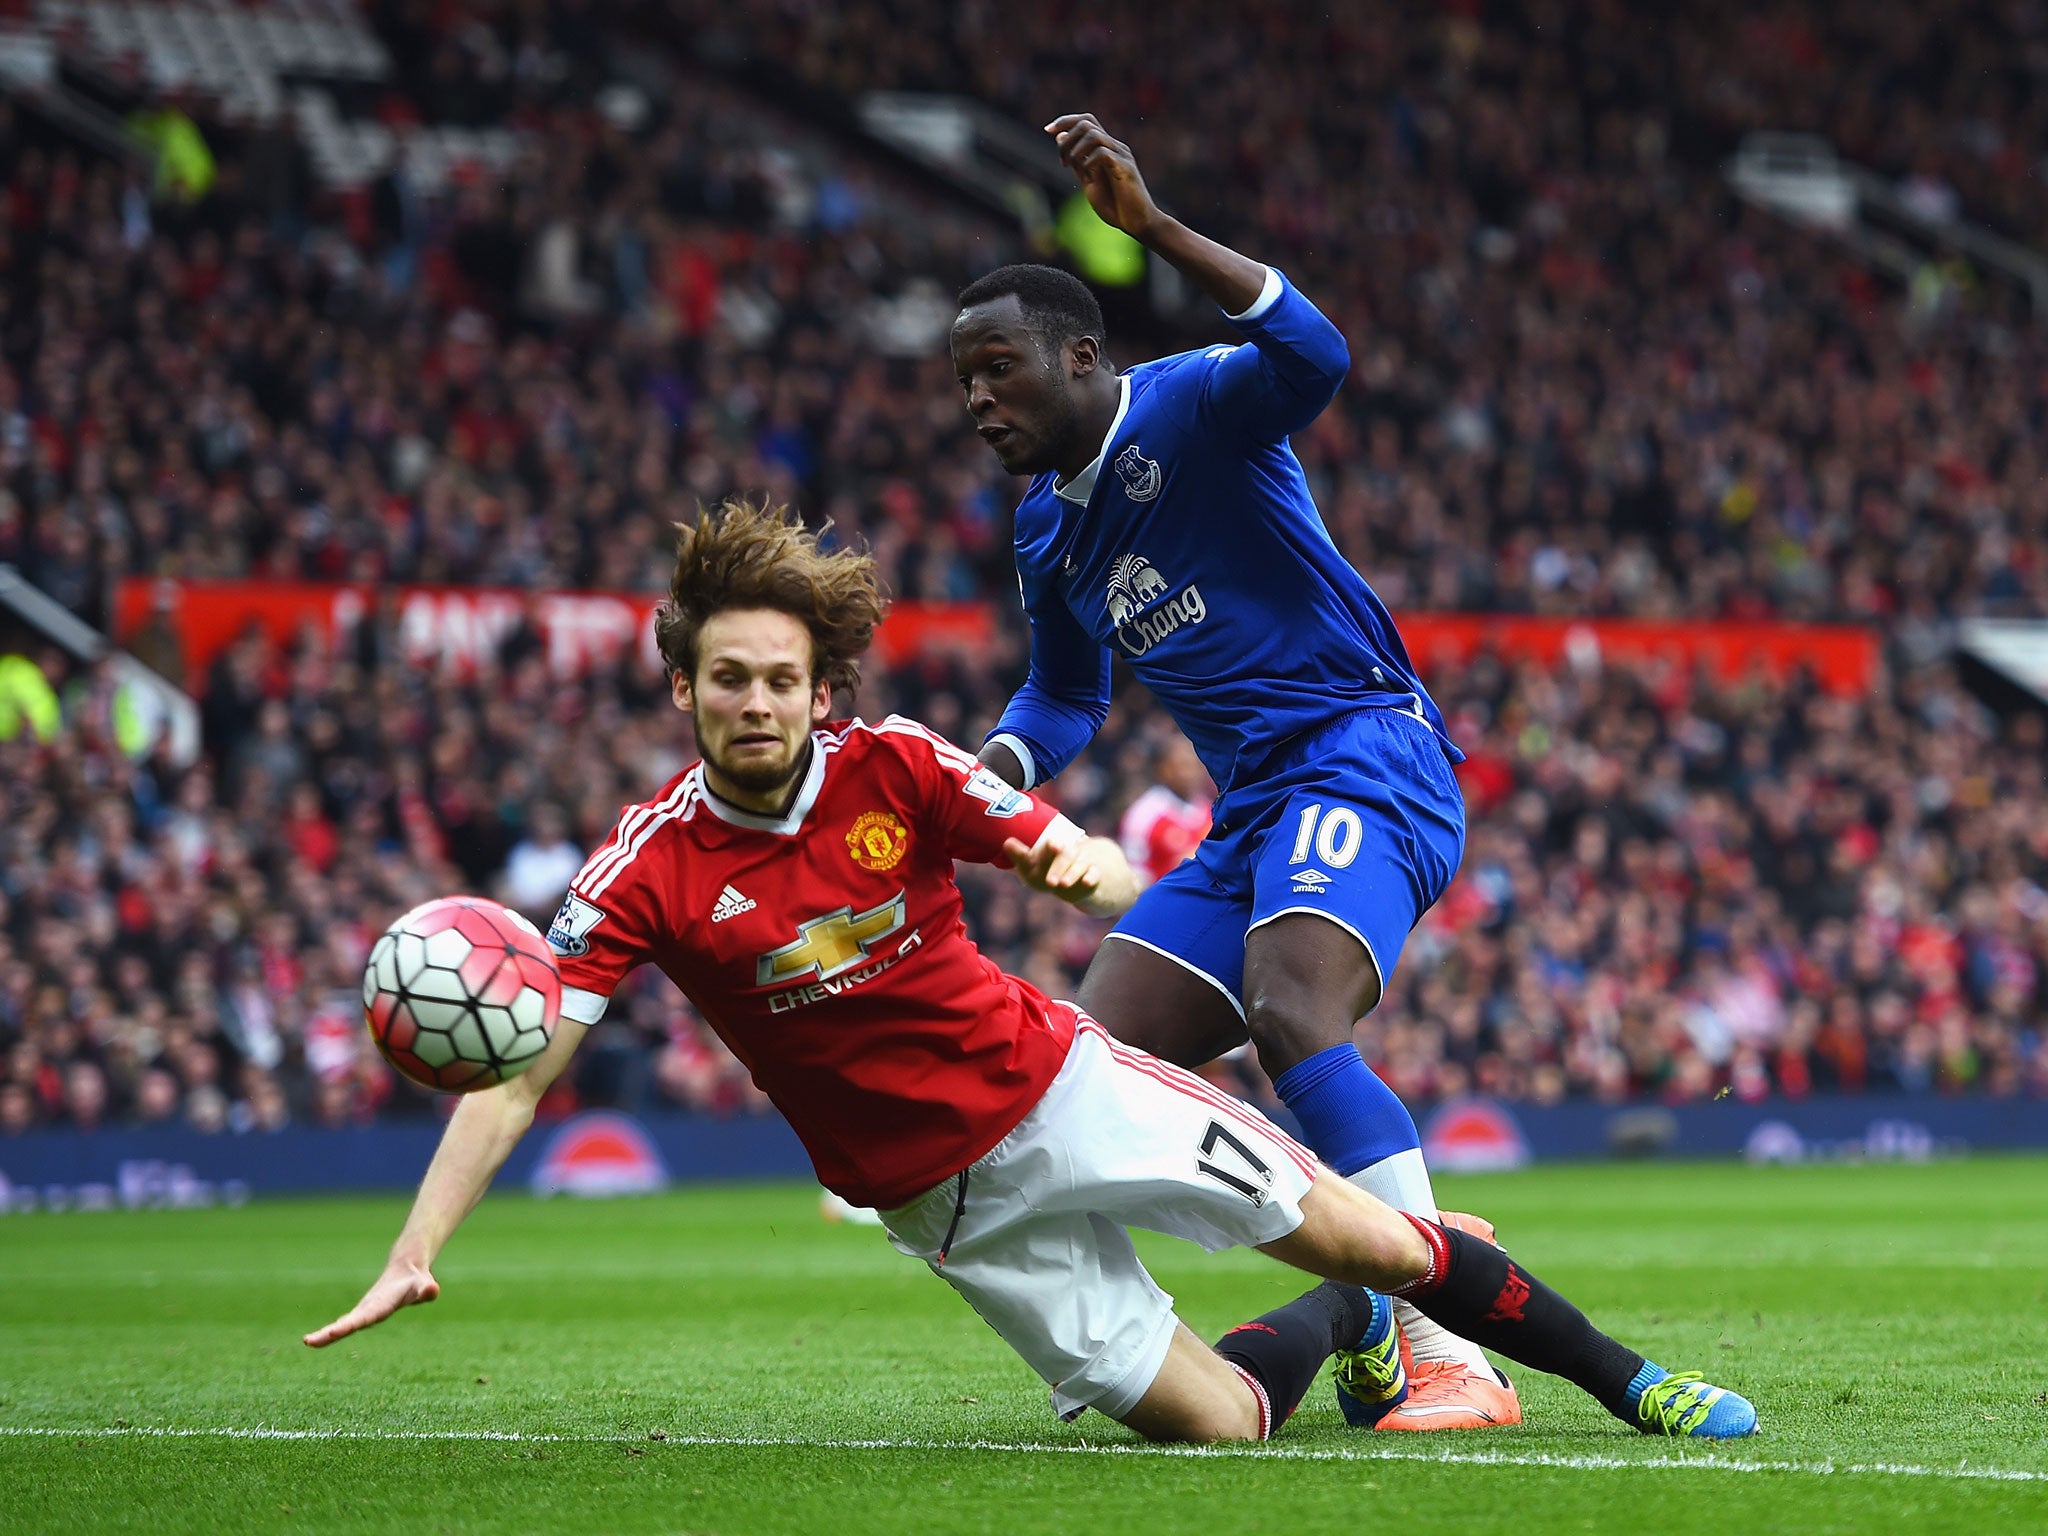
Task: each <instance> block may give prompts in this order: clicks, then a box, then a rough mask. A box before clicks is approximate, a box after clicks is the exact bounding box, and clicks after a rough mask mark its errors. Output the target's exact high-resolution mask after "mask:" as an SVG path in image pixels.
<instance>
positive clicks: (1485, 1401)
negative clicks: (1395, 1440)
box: [1374, 1360, 1522, 1430]
mask: <svg viewBox="0 0 2048 1536" xmlns="http://www.w3.org/2000/svg"><path fill="white" fill-rule="evenodd" d="M1521 1422H1522V1402H1521V1399H1520V1398H1518V1397H1516V1396H1515V1389H1514V1388H1513V1387H1512V1386H1509V1385H1508V1384H1507V1383H1506V1382H1505V1381H1503V1380H1502V1379H1501V1378H1500V1377H1498V1376H1496V1375H1494V1374H1493V1373H1492V1372H1490V1371H1488V1372H1483V1373H1482V1372H1480V1371H1475V1370H1473V1369H1472V1367H1470V1366H1469V1365H1466V1364H1465V1363H1464V1362H1463V1361H1459V1360H1418V1361H1416V1362H1415V1364H1414V1366H1413V1367H1411V1369H1410V1373H1409V1376H1408V1400H1407V1401H1406V1402H1404V1403H1402V1404H1401V1406H1400V1407H1398V1408H1395V1409H1392V1410H1390V1411H1389V1412H1388V1413H1387V1415H1386V1417H1384V1418H1382V1419H1381V1420H1380V1421H1379V1423H1378V1424H1376V1425H1375V1426H1374V1428H1376V1429H1407V1430H1436V1429H1497V1428H1499V1427H1501V1426H1503V1425H1507V1424H1519V1423H1521Z"/></svg>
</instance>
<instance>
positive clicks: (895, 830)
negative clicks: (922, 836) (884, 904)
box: [846, 811, 910, 873]
mask: <svg viewBox="0 0 2048 1536" xmlns="http://www.w3.org/2000/svg"><path fill="white" fill-rule="evenodd" d="M909 849H910V829H909V828H908V827H906V826H904V825H903V823H902V822H900V821H898V820H897V819H896V818H895V817H894V816H892V815H891V814H890V813H889V812H887V811H862V812H861V813H860V814H859V815H858V816H856V817H854V818H853V825H852V826H851V827H848V828H847V829H846V851H847V852H848V853H850V854H852V855H853V862H854V863H856V864H858V865H859V866H860V867H861V868H862V869H872V870H874V871H876V872H877V873H880V872H881V871H883V870H889V869H894V868H895V867H896V866H897V865H898V864H901V863H902V862H903V855H904V854H905V853H907V852H908V851H909Z"/></svg>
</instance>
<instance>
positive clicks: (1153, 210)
mask: <svg viewBox="0 0 2048 1536" xmlns="http://www.w3.org/2000/svg"><path fill="white" fill-rule="evenodd" d="M1045 131H1046V132H1047V133H1049V134H1051V135H1052V141H1053V143H1054V144H1056V145H1058V146H1059V151H1060V163H1061V164H1062V165H1065V166H1067V167H1068V168H1069V169H1071V170H1072V171H1073V173H1074V175H1075V177H1076V178H1077V179H1078V180H1079V181H1080V183H1081V190H1082V191H1083V192H1084V193H1086V194H1087V197H1088V205H1089V206H1090V207H1091V208H1093V209H1094V210H1095V211H1096V213H1097V214H1099V215H1100V216H1101V218H1102V222H1103V223H1105V224H1110V225H1114V226H1115V227H1116V228H1118V229H1120V230H1122V231H1123V232H1124V233H1125V234H1127V235H1129V236H1131V237H1132V238H1133V239H1137V240H1142V239H1144V238H1145V232H1146V231H1147V230H1148V229H1150V228H1151V227H1152V225H1153V224H1154V223H1155V222H1156V221H1157V220H1158V219H1159V217H1160V213H1159V205H1158V204H1157V203H1155V202H1153V201H1152V194H1151V193H1150V192H1149V191H1147V190H1146V188H1145V178H1144V177H1142V176H1140V175H1139V174H1138V160H1137V157H1136V156H1135V155H1133V154H1132V153H1131V149H1130V146H1129V145H1128V144H1124V143H1121V142H1120V141H1118V140H1116V139H1113V138H1111V137H1110V136H1109V134H1108V132H1107V131H1106V130H1105V129H1104V128H1103V126H1102V124H1100V123H1098V122H1097V121H1096V120H1095V114H1094V113H1093V112H1069V113H1068V114H1067V115H1066V116H1064V117H1056V118H1054V119H1053V120H1052V121H1051V122H1049V123H1047V124H1046V125H1045Z"/></svg>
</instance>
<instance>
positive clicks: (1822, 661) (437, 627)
mask: <svg viewBox="0 0 2048 1536" xmlns="http://www.w3.org/2000/svg"><path fill="white" fill-rule="evenodd" d="M389 600H390V601H391V602H393V603H394V604H395V614H396V619H397V625H398V633H399V636H400V643H401V646H402V647H403V649H404V652H405V654H406V655H407V656H408V657H409V658H411V659H412V660H414V661H417V662H420V663H422V664H433V665H442V666H454V667H456V668H458V669H461V668H466V667H468V666H471V665H474V663H475V662H476V660H477V658H478V657H480V656H482V655H484V654H486V653H487V652H490V651H492V650H494V649H495V648H496V647H497V645H498V644H499V643H500V642H501V641H502V640H503V639H504V637H505V635H506V634H507V633H508V632H509V631H510V630H511V628H512V627H513V626H514V625H515V624H516V623H518V621H519V618H520V615H521V614H522V613H530V614H531V615H532V618H533V621H534V626H535V628H536V629H537V630H538V631H539V632H540V635H541V638H542V641H543V643H544V645H545V647H546V654H547V657H548V663H549V665H550V667H551V668H552V669H553V670H554V671H555V673H556V674H557V675H558V676H562V677H576V676H580V675H582V673H583V672H584V671H586V670H587V669H588V668H590V667H591V666H593V665H598V664H602V663H607V662H610V661H613V660H616V659H617V657H618V656H619V654H620V653H621V652H622V651H624V650H626V649H627V648H629V647H632V648H636V649H637V650H638V651H639V653H640V654H641V655H642V656H643V657H644V658H645V659H646V660H647V663H648V665H649V666H650V667H658V666H659V661H658V659H657V657H656V655H655V650H654V608H655V604H656V602H657V601H658V599H657V598H655V597H653V596H649V595H645V594H640V593H622V592H523V591H517V590H506V589H499V588H484V587H398V588H395V589H392V590H391V593H390V599H389ZM375 601H377V594H376V592H375V590H374V589H372V588H369V587H364V586H347V585H330V584H324V583H315V582H254V581H250V582H238V581H158V580H150V579H146V578H131V579H129V580H127V581H124V582H122V583H121V586H120V590H119V592H118V594H117V596H116V600H115V610H114V637H115V639H116V640H118V641H119V642H121V643H122V644H124V645H125V644H127V643H128V642H129V641H130V640H132V639H133V638H134V637H135V636H136V635H137V633H138V632H139V631H140V630H141V629H142V628H143V627H144V626H145V625H146V624H148V623H150V621H151V620H152V618H153V617H154V616H155V615H156V614H157V613H159V612H161V614H162V616H163V620H164V621H165V622H166V623H167V624H168V625H169V627H170V630H171V632H172V633H173V634H174V635H175V636H176V637H177V640H178V642H179V644H180V646H181V647H182V650H183V656H184V662H185V674H186V686H187V687H191V688H197V687H199V686H202V685H203V683H204V680H205V675H206V669H207V667H208V666H209V665H211V664H212V662H213V659H214V657H216V656H217V655H219V654H220V652H221V651H222V650H223V649H224V648H225V647H226V646H227V645H228V643H229V642H230V641H232V640H233V639H234V638H235V637H236V636H237V635H239V634H240V633H242V632H243V631H244V630H245V629H247V628H248V627H249V625H251V624H258V625H261V626H262V627H263V628H264V629H266V630H267V631H269V632H270V634H271V635H272V636H273V637H275V638H276V639H277V640H279V641H280V642H286V641H289V640H290V639H291V638H292V637H293V636H295V635H297V634H299V633H300V632H301V631H303V630H304V629H305V628H306V627H307V626H309V625H310V626H311V627H312V628H313V630H314V632H315V633H317V634H318V635H320V636H321V637H322V638H323V639H326V640H329V641H332V640H334V639H335V638H336V637H338V636H342V635H345V634H346V633H348V632H349V631H350V630H352V629H353V628H354V626H355V625H357V624H359V623H361V622H363V621H364V619H365V618H367V617H369V616H370V615H371V605H372V604H373V603H374V602H375ZM379 621H380V622H381V619H380V620H379ZM1400 622H1401V633H1402V635H1403V636H1404V637H1405V638H1406V640H1407V642H1408V650H1409V652H1410V654H1411V655H1413V657H1414V658H1415V663H1416V665H1417V667H1418V668H1420V669H1421V672H1422V675H1423V678H1424V679H1425V681H1426V680H1427V679H1428V678H1429V677H1430V675H1431V673H1432V671H1433V670H1434V664H1438V663H1441V662H1443V661H1446V660H1458V661H1463V660H1465V659H1467V658H1469V657H1470V656H1472V655H1473V654H1474V653H1475V652H1478V651H1482V650H1493V651H1495V652H1497V653H1499V654H1500V655H1502V656H1506V657H1510V658H1515V657H1529V658H1532V659H1534V660H1537V661H1541V662H1544V663H1546V664H1549V665H1555V664H1557V663H1559V662H1571V663H1574V664H1586V663H1589V662H1597V661H1603V660H1604V661H1642V660H1647V659H1657V658H1664V659H1668V660H1669V661H1671V662H1672V663H1673V664H1674V665H1677V666H1680V667H1682V668H1684V669H1686V670H1687V671H1691V670H1693V669H1695V668H1697V667H1698V666H1700V665H1701V664H1705V665H1706V666H1707V667H1708V668H1710V669H1711V670H1712V671H1713V673H1714V674H1715V675H1716V676H1718V677H1721V678H1724V679H1736V678H1740V677H1743V676H1746V675H1748V674H1750V673H1752V672H1754V671H1756V670H1758V669H1762V670H1763V671H1765V672H1767V673H1769V674H1771V675H1774V676H1782V675H1784V674H1785V673H1786V672H1789V671H1790V670H1792V669H1793V668H1794V667H1799V666H1803V667H1805V668H1806V669H1807V670H1809V671H1811V672H1812V673H1813V674H1814V676H1815V677H1816V678H1818V679H1819V680H1820V682H1821V684H1822V685H1823V686H1825V687H1827V688H1829V689H1831V690H1833V691H1834V692H1837V693H1861V692H1863V691H1865V690H1867V689H1868V688H1870V687H1871V685H1872V684H1873V683H1874V682H1875V681H1876V678H1877V669H1878V665H1879V659H1880V649H1879V645H1878V640H1877V636H1876V634H1875V633H1874V632H1873V631H1871V630H1868V629H1861V628H1857V627H1854V626H1851V625H1836V624H1734V623H1715V622H1700V623H1665V622H1657V621H1651V620H1638V619H1560V618H1530V617H1523V616H1517V615H1508V614H1471V613H1410V614H1404V615H1402V617H1401V621H1400ZM994 633H995V614H994V611H993V609H991V608H990V607H989V605H987V604H985V603H914V602H904V603H898V604H897V605H896V606H895V607H894V608H893V609H892V610H891V611H890V614H889V617H888V619H887V620H886V621H885V622H884V623H883V625H882V627H881V629H880V630H878V631H877V632H876V635H875V649H876V651H877V652H878V653H879V655H880V657H881V659H882V660H883V661H884V662H886V663H888V664H890V665H897V664H900V663H901V662H902V661H903V660H904V659H905V658H907V657H911V656H915V655H918V654H920V653H922V652H924V651H927V650H944V649H948V648H952V647H963V648H974V647H979V646H983V645H986V644H987V643H988V642H989V640H990V639H991V638H992V637H993V635H994Z"/></svg>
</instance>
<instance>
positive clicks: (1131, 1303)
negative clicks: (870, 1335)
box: [882, 1003, 1318, 1419]
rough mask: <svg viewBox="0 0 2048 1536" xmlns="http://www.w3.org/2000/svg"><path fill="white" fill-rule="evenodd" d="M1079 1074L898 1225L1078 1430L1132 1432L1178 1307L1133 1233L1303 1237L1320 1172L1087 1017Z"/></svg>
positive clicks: (1253, 1118)
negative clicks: (1102, 1424) (1094, 1420)
mask: <svg viewBox="0 0 2048 1536" xmlns="http://www.w3.org/2000/svg"><path fill="white" fill-rule="evenodd" d="M1058 1006H1059V1007H1062V1008H1066V1009H1068V1010H1069V1011H1070V1012H1071V1013H1072V1015H1073V1017H1074V1021H1075V1031H1074V1044H1073V1048H1072V1050H1071V1051H1070V1052H1069V1053H1068V1056H1067V1060H1066V1065H1064V1066H1063V1067H1061V1068H1060V1072H1059V1076H1057V1077H1056V1078H1054V1079H1053V1082H1052V1086H1051V1087H1050V1088H1048V1089H1047V1090H1046V1092H1045V1097H1044V1098H1042V1099H1040V1100H1039V1101H1038V1103H1037V1105H1036V1106H1035V1107H1034V1108H1033V1109H1032V1111H1031V1113H1030V1114H1028V1115H1026V1116H1025V1117H1024V1118H1023V1120H1022V1121H1020V1122H1019V1123H1018V1125H1017V1128H1016V1129H1015V1130H1014V1131H1012V1132H1010V1134H1009V1135H1008V1136H1006V1137H1004V1138H1003V1140H1002V1141H1001V1142H999V1143H998V1144H997V1145H996V1147H995V1149H994V1150H993V1151H992V1152H990V1153H989V1154H988V1155H987V1156H986V1157H984V1158H982V1159H981V1160H980V1161H979V1162H977V1163H975V1164H974V1165H973V1166H972V1167H971V1168H969V1169H968V1170H967V1189H966V1204H965V1208H964V1209H962V1210H961V1212H960V1222H959V1227H958V1230H957V1231H955V1232H954V1234H953V1243H952V1247H951V1248H950V1249H947V1250H946V1260H945V1263H944V1264H943V1265H941V1264H940V1263H939V1262H938V1257H939V1251H940V1249H941V1247H942V1245H943V1244H944V1243H945V1240H946V1229H947V1227H948V1226H949V1225H951V1224H952V1221H953V1215H954V1211H955V1209H956V1207H957V1205H958V1202H959V1198H960V1181H959V1180H958V1179H957V1178H953V1179H948V1180H946V1182H945V1183H943V1184H940V1185H938V1186H936V1187H935V1188H932V1189H929V1190H927V1191H926V1192H925V1193H924V1194H922V1195H920V1196H918V1197H917V1199H915V1200H913V1201H911V1202H910V1204H908V1205H906V1206H903V1207H901V1208H900V1209H898V1210H893V1211H885V1212H883V1213H882V1221H883V1225H884V1226H885V1227H887V1228H888V1231H889V1237H890V1240H891V1241H892V1242H893V1243H894V1244H895V1245H896V1247H897V1248H898V1249H900V1250H901V1251H902V1252H904V1253H907V1254H909V1255H911V1256H912V1257H913V1258H920V1259H923V1260H924V1261H925V1262H926V1263H927V1264H929V1265H931V1266H932V1269H933V1270H934V1271H935V1272H936V1273H937V1274H939V1275H940V1276H941V1277H942V1278H944V1279H945V1280H946V1281H947V1282H948V1283H949V1284H950V1285H951V1286H952V1287H953V1289H955V1290H956V1291H958V1292H959V1293H960V1294H961V1295H962V1296H964V1297H966V1298H967V1300H968V1303H969V1304H970V1305H971V1306H972V1307H973V1308H974V1310H975V1311H977V1312H979V1313H980V1314H981V1315H982V1318H983V1319H984V1320H985V1321H986V1322H987V1323H988V1325H989V1326H990V1327H991V1328H993V1329H995V1331H996V1332H997V1333H999V1334H1001V1335H1002V1337H1003V1340H1004V1342H1005V1343H1007V1344H1008V1345H1009V1346H1010V1347H1011V1348H1012V1349H1014V1350H1016V1351H1017V1353H1018V1354H1019V1355H1022V1356H1023V1357H1024V1361H1025V1363H1026V1364H1028V1365H1029V1366H1030V1367H1031V1368H1032V1369H1033V1370H1035V1371H1037V1372H1038V1374H1039V1375H1040V1376H1042V1377H1044V1378H1045V1380H1046V1381H1048V1382H1049V1383H1051V1385H1052V1406H1053V1411H1054V1412H1055V1413H1057V1414H1058V1415H1059V1416H1060V1417H1061V1418H1062V1419H1073V1418H1076V1417H1078V1416H1079V1415H1080V1414H1081V1413H1082V1411H1083V1410H1085V1409H1088V1408H1094V1409H1097V1410H1099V1411H1100V1412H1102V1413H1106V1414H1108V1415H1109V1416H1110V1417H1112V1418H1121V1417H1122V1416H1123V1415H1124V1414H1125V1413H1128V1412H1129V1411H1130V1410H1131V1408H1133V1407H1135V1406H1136V1404H1137V1402H1138V1400H1139V1399H1140V1398H1142V1397H1143V1396H1144V1395H1145V1392H1146V1389H1148V1388H1149V1387H1150V1386H1151V1385H1152V1382H1153V1379H1154V1378H1155V1377H1157V1376H1158V1374H1159V1368H1160V1366H1161V1365H1162V1364H1163V1363H1164V1362H1165V1360H1166V1350H1167V1346H1168V1345H1169V1344H1170V1343H1171V1342H1172V1339H1173V1328H1174V1316H1173V1298H1172V1297H1171V1296H1169V1295H1167V1294H1166V1292H1164V1291H1162V1290H1161V1289H1160V1288H1159V1286H1158V1284H1157V1283H1156V1282H1155V1281H1154V1280H1153V1279H1152V1277H1151V1276H1150V1275H1148V1274H1147V1273H1146V1272H1145V1267H1144V1266H1143V1265H1142V1264H1140V1263H1139V1262H1138V1255H1137V1251H1136V1250H1135V1249H1134V1248H1133V1247H1132V1246H1131V1237H1130V1234H1129V1233H1128V1232H1127V1231H1125V1230H1124V1229H1125V1228H1126V1227H1142V1228H1144V1229H1145V1230H1147V1231H1151V1232H1164V1233H1167V1234H1169V1235H1171V1236H1174V1237H1184V1238H1187V1239H1189V1240H1190V1241H1192V1242H1196V1243H1200V1244H1201V1245H1202V1247H1204V1248H1206V1249H1208V1250H1209V1251H1210V1252H1212V1253H1213V1252H1214V1251H1216V1250H1217V1249H1219V1248H1235V1247H1254V1246H1256V1245H1258V1244H1260V1243H1270V1242H1272V1241H1274V1240H1275V1239H1276V1238H1281V1237H1285V1236H1286V1235H1287V1234H1288V1233H1289V1232H1292V1231H1293V1230H1294V1229H1295V1228H1296V1227H1298V1226H1300V1225H1301V1199H1302V1196H1303V1195H1305V1194H1307V1193H1308V1188H1309V1186H1310V1185H1311V1184H1313V1183H1314V1182H1315V1177H1316V1172H1317V1168H1318V1164H1317V1162H1316V1159H1315V1156H1314V1154H1312V1153H1310V1152H1309V1151H1308V1150H1307V1149H1306V1148H1304V1147H1303V1146H1301V1144H1300V1143H1298V1142H1296V1141H1295V1140H1294V1139H1293V1138H1292V1137H1290V1136H1288V1135H1287V1133H1286V1132H1284V1131H1282V1130H1281V1129H1280V1128H1279V1127H1278V1126H1276V1125H1274V1124H1273V1123H1272V1121H1270V1120H1268V1119H1266V1117H1265V1116H1263V1115H1261V1114H1260V1113H1259V1112H1258V1111H1257V1110H1255V1109H1253V1108H1251V1106H1249V1105H1247V1104H1244V1103H1242V1102H1241V1101H1239V1100H1237V1099H1234V1098H1232V1097H1231V1096H1230V1095H1229V1094H1227V1093H1225V1092H1223V1090H1222V1089H1220V1088H1217V1087H1215V1086H1213V1085H1212V1084H1210V1083H1208V1082H1205V1081H1204V1080H1203V1079H1201V1078H1199V1077H1197V1076H1195V1075H1194V1074H1193V1073H1192V1072H1185V1071H1182V1070H1181V1069H1180V1068H1179V1067H1176V1066H1172V1065H1170V1064H1169V1063H1167V1062H1164V1061H1161V1060H1159V1058H1157V1057H1156V1056H1149V1055H1147V1054H1146V1053H1145V1052H1143V1051H1140V1050H1135V1049H1133V1048H1132V1047H1130V1046H1127V1045H1124V1044H1122V1043H1121V1042H1119V1041H1116V1040H1113V1039H1111V1038H1110V1036H1109V1034H1108V1032H1107V1031H1105V1030H1104V1029H1103V1027H1102V1026H1101V1025H1100V1024H1097V1023H1096V1022H1095V1021H1094V1020H1093V1019H1091V1018H1089V1017H1088V1016H1087V1015H1086V1014H1084V1013H1082V1012H1081V1011H1080V1010H1079V1009H1078V1008H1074V1007H1073V1006H1072V1005H1071V1004H1068V1003H1061V1004H1059V1005H1058Z"/></svg>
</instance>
